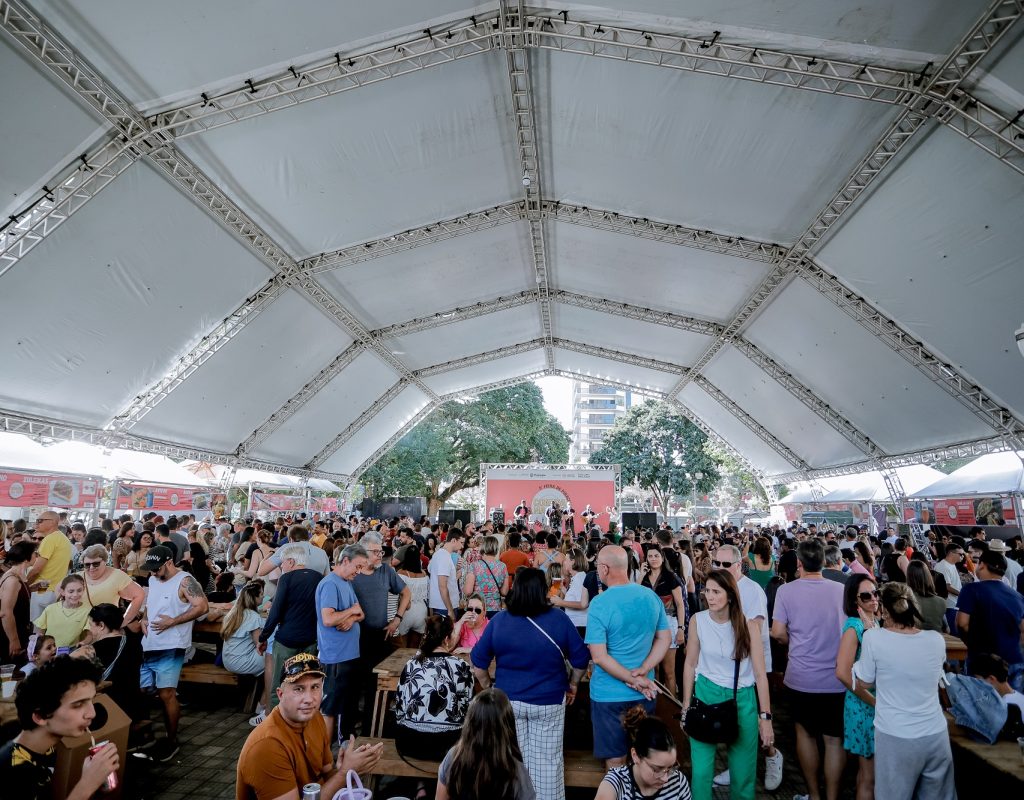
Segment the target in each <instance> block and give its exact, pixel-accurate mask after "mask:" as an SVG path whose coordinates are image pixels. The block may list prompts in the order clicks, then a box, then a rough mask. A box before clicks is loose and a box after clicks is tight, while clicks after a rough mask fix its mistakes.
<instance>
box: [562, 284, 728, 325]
mask: <svg viewBox="0 0 1024 800" xmlns="http://www.w3.org/2000/svg"><path fill="white" fill-rule="evenodd" d="M552 296H553V297H554V300H555V302H556V303H559V304H561V305H566V306H574V307H576V308H585V309H587V310H589V311H597V312H600V313H602V314H611V315H612V316H616V317H625V318H627V319H634V320H637V321H639V322H649V323H651V324H652V325H661V326H663V327H666V328H675V329H676V330H679V331H687V332H689V333H699V334H701V335H702V336H721V334H722V332H723V331H724V330H725V328H724V327H723V326H722V325H719V324H718V323H717V322H713V321H711V320H706V319H700V318H699V317H690V316H686V315H683V314H674V313H672V312H671V311H658V310H656V309H652V308H642V307H641V306H635V305H631V304H630V303H621V302H618V301H615V300H605V299H604V298H603V297H593V296H591V295H585V294H579V293H577V292H567V291H563V290H556V291H555V292H554V294H553V295H552Z"/></svg>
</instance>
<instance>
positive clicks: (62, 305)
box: [0, 0, 1024, 487]
mask: <svg viewBox="0 0 1024 800" xmlns="http://www.w3.org/2000/svg"><path fill="white" fill-rule="evenodd" d="M0 9H2V13H0V74H2V75H3V76H4V80H3V81H0V105H2V107H3V109H4V113H3V115H2V118H0V142H2V148H3V165H4V166H3V169H2V170H0V211H2V213H0V220H4V222H3V223H2V224H0V364H3V365H4V368H3V380H2V381H0V430H6V431H10V432H21V433H29V434H33V435H43V436H48V437H51V438H58V439H71V440H76V441H85V442H89V443H92V444H97V445H101V446H104V447H107V448H109V449H117V448H124V449H128V450H133V451H144V452H149V453H155V454H159V455H166V456H169V457H172V458H174V459H175V460H184V459H194V460H201V461H207V462H210V463H216V464H220V465H224V466H229V467H237V468H241V469H252V470H259V471H262V472H270V473H274V474H279V475H292V476H296V477H299V478H303V477H312V478H322V479H326V480H328V481H331V482H332V483H346V482H348V481H350V480H352V479H354V478H355V477H357V476H358V475H360V474H361V473H362V472H363V471H364V470H365V469H366V468H367V467H368V466H369V465H371V464H372V463H374V462H375V460H377V459H379V458H380V457H381V455H382V454H383V453H385V452H386V451H387V450H388V448H390V447H391V446H393V444H394V443H395V442H396V441H398V439H399V437H400V436H402V435H403V434H404V433H406V432H407V431H409V430H411V429H412V427H413V426H415V425H416V424H417V423H418V422H419V421H420V420H422V419H423V418H424V417H425V416H426V415H427V414H428V413H429V412H430V411H432V410H433V409H435V408H437V407H438V406H439V405H440V404H442V403H444V402H446V401H448V400H451V399H454V398H460V397H464V396H466V395H472V394H474V393H477V392H480V391H483V390H486V389H489V388H494V387H498V386H503V385H508V384H510V383H514V382H518V381H521V380H530V379H533V378H536V377H538V376H542V375H549V376H551V375H558V376H565V377H578V378H582V379H584V380H600V381H602V382H605V383H608V384H617V385H623V386H627V387H640V388H643V390H644V391H645V392H647V393H648V394H651V395H652V396H655V397H661V398H664V399H666V400H667V401H668V402H669V403H671V404H672V406H673V407H674V408H675V409H676V410H677V411H678V412H679V413H680V414H684V415H686V416H687V417H689V418H690V419H691V420H693V421H694V422H695V423H696V424H698V425H699V426H701V427H702V428H703V429H704V430H705V431H706V432H708V434H709V435H711V436H712V437H714V438H715V439H717V440H718V441H720V442H721V443H723V444H724V445H725V446H726V447H727V448H729V449H730V450H732V451H734V452H736V453H737V454H738V455H739V457H740V458H742V459H743V460H744V461H745V462H746V463H747V464H749V465H750V466H751V468H752V469H753V470H754V471H755V473H756V474H757V475H758V476H759V478H760V479H761V480H762V483H764V484H765V485H766V486H768V487H771V486H772V485H774V484H779V483H789V482H792V481H795V480H808V479H823V478H826V477H828V476H835V475H840V474H853V473H861V472H864V471H865V470H884V471H886V472H887V473H890V474H891V470H892V469H894V468H895V467H899V466H905V465H908V464H914V463H922V462H927V461H928V460H929V459H930V458H932V457H941V458H950V457H962V456H965V455H972V456H973V455H982V454H984V453H989V452H997V451H1000V450H1005V449H1007V448H1021V447H1024V368H1022V361H1021V354H1020V352H1019V351H1018V349H1017V346H1016V344H1015V342H1014V331H1015V330H1016V328H1017V327H1019V326H1020V324H1021V321H1022V320H1021V305H1020V299H1021V298H1022V297H1024V268H1022V261H1021V258H1022V256H1021V254H1022V253H1024V225H1021V219H1022V212H1024V123H1022V122H1021V118H1020V113H1019V110H1020V109H1022V108H1024V37H1022V35H1021V34H1022V33H1024V24H1022V23H1021V22H1020V17H1021V16H1022V15H1024V7H1022V4H1021V3H1020V2H1019V0H1013V1H1012V2H1010V1H1004V2H999V0H996V1H995V2H989V0H830V2H822V1H821V0H791V1H790V2H765V0H735V1H734V2H728V3H723V2H719V0H685V2H684V1H682V0H679V1H678V2H667V1H666V0H597V2H594V3H587V4H576V3H557V4H555V3H551V2H549V0H536V2H535V3H532V4H530V5H526V4H524V3H521V2H514V1H512V0H500V2H496V1H494V0H492V1H491V2H475V3H467V2H465V0H463V1H462V2H460V0H435V2H430V3H424V2H414V0H388V1H387V2H384V1H381V2H372V3H371V2H365V3H326V2H322V0H294V1H293V2H290V3H287V4H282V3H278V2H270V0H219V1H218V2H215V3H211V2H208V1H201V0H179V2H175V3H165V4H160V5H156V4H152V3H146V2H138V0H95V2H88V3H68V2H66V1H65V0H29V1H28V2H26V0H0Z"/></svg>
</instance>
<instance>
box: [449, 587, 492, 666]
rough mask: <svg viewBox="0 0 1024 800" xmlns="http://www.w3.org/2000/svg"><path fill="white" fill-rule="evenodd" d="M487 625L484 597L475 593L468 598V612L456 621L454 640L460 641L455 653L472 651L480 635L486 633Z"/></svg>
mask: <svg viewBox="0 0 1024 800" xmlns="http://www.w3.org/2000/svg"><path fill="white" fill-rule="evenodd" d="M486 627H487V609H486V607H485V606H484V599H483V597H481V596H480V595H479V594H476V593H473V594H471V595H470V596H469V597H468V598H466V613H465V614H463V615H462V617H460V618H459V621H458V622H456V623H455V629H454V630H453V631H452V640H453V641H455V642H457V643H458V647H457V648H456V649H455V651H454V652H455V654H456V655H459V654H463V653H469V652H470V651H472V649H473V647H474V646H475V645H476V643H477V642H479V641H480V637H482V636H483V635H484V628H486Z"/></svg>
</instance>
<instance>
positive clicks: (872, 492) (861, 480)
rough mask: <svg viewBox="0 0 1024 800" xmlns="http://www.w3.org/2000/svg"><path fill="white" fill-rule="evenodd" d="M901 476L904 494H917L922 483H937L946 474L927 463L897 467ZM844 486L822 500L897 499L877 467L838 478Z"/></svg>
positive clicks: (925, 484) (860, 501) (867, 500)
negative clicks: (873, 469) (869, 470)
mask: <svg viewBox="0 0 1024 800" xmlns="http://www.w3.org/2000/svg"><path fill="white" fill-rule="evenodd" d="M895 472H896V475H897V476H898V477H899V481H900V484H901V485H902V487H903V492H904V496H905V497H916V496H917V493H918V492H919V491H920V489H921V487H922V486H927V485H928V484H930V483H934V482H935V481H936V480H938V479H940V478H942V477H944V475H943V473H941V472H939V471H938V470H937V469H934V468H933V467H929V466H925V465H924V464H916V465H914V466H911V467H898V468H897V469H896V470H895ZM839 480H841V481H842V485H841V486H840V487H839V488H837V489H833V490H832V491H831V492H829V493H828V494H826V495H825V496H824V497H822V498H821V500H820V502H822V503H870V502H874V503H892V502H895V501H896V500H897V499H898V498H895V497H893V496H892V493H891V492H890V491H889V487H888V486H886V485H885V478H884V477H883V476H882V473H881V472H878V471H877V470H875V471H872V472H865V473H862V474H860V475H847V476H846V477H844V478H841V479H839Z"/></svg>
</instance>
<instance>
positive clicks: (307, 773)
mask: <svg viewBox="0 0 1024 800" xmlns="http://www.w3.org/2000/svg"><path fill="white" fill-rule="evenodd" d="M325 674H326V673H325V672H324V668H323V665H322V664H321V663H320V659H318V658H317V657H316V656H314V655H310V654H309V653H299V654H298V655H295V656H292V657H291V658H289V659H288V660H287V661H285V662H284V670H283V676H282V679H281V685H280V686H279V687H278V689H277V696H278V698H279V700H280V703H279V705H278V706H277V707H276V708H274V710H273V711H271V712H270V713H269V714H268V715H267V718H266V719H265V720H263V722H261V723H260V724H259V725H258V726H257V727H256V729H255V730H254V731H253V732H252V733H250V734H249V738H248V739H246V740H245V745H244V746H243V747H242V752H241V754H240V755H239V756H238V768H237V772H236V779H235V800H299V797H300V796H301V792H302V787H303V786H305V785H306V784H307V783H319V784H320V796H321V797H325V798H327V797H334V795H335V794H336V793H337V792H338V791H339V790H341V789H344V788H345V785H346V783H345V777H346V775H347V774H348V771H349V770H350V769H354V770H355V771H356V772H365V771H366V770H369V769H373V767H374V765H375V764H376V763H377V762H378V761H380V756H381V752H382V750H383V748H384V745H383V743H380V744H376V745H368V744H364V745H361V746H360V747H358V748H356V747H355V737H353V738H352V739H350V741H349V746H348V747H346V748H343V749H342V750H341V751H340V752H339V753H338V759H337V762H333V759H332V758H331V742H330V737H329V736H328V735H327V725H326V724H325V723H324V718H323V717H322V716H321V714H320V701H321V700H322V699H323V695H324V677H325Z"/></svg>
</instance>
